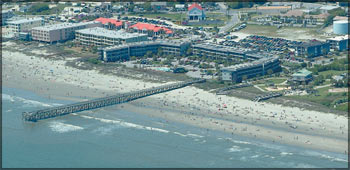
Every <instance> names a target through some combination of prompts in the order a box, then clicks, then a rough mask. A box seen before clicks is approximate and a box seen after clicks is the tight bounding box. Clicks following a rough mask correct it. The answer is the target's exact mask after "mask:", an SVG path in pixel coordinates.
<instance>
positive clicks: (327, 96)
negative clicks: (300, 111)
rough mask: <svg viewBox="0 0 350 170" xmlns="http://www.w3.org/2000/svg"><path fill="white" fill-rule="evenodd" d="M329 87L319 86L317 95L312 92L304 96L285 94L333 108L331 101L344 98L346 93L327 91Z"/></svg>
mask: <svg viewBox="0 0 350 170" xmlns="http://www.w3.org/2000/svg"><path fill="white" fill-rule="evenodd" d="M329 89H330V87H325V88H320V89H318V93H317V96H316V95H314V94H311V95H305V96H286V97H288V98H293V99H296V100H301V101H303V100H304V101H311V102H314V103H320V104H322V105H325V106H327V107H329V108H333V104H332V103H333V102H334V101H336V100H339V99H344V98H346V97H347V93H345V92H344V93H343V92H340V93H329V92H328V90H329Z"/></svg>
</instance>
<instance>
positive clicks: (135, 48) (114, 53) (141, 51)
mask: <svg viewBox="0 0 350 170" xmlns="http://www.w3.org/2000/svg"><path fill="white" fill-rule="evenodd" d="M189 46H190V43H189V42H182V41H147V42H137V43H130V44H126V45H117V46H111V47H105V48H100V49H99V56H100V59H101V60H104V61H107V62H110V61H118V60H128V59H129V58H130V57H131V56H144V55H146V54H147V52H152V53H154V54H155V53H157V52H158V50H159V49H161V50H162V52H163V54H172V55H175V56H179V55H184V54H185V53H186V51H187V49H188V48H189Z"/></svg>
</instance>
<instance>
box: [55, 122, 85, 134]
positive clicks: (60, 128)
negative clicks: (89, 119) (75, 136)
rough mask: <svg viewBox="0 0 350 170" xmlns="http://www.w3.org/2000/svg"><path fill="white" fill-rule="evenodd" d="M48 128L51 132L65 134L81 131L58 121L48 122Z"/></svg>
mask: <svg viewBox="0 0 350 170" xmlns="http://www.w3.org/2000/svg"><path fill="white" fill-rule="evenodd" d="M49 127H50V128H51V130H52V131H54V132H58V133H65V132H71V131H77V130H83V129H84V128H83V127H80V126H76V125H71V124H66V123H62V122H58V121H52V122H50V125H49Z"/></svg>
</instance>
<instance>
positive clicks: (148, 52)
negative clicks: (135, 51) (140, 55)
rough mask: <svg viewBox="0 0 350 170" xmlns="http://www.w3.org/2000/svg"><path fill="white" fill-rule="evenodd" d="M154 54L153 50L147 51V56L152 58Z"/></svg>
mask: <svg viewBox="0 0 350 170" xmlns="http://www.w3.org/2000/svg"><path fill="white" fill-rule="evenodd" d="M152 55H153V53H152V51H147V52H146V55H145V57H146V58H152Z"/></svg>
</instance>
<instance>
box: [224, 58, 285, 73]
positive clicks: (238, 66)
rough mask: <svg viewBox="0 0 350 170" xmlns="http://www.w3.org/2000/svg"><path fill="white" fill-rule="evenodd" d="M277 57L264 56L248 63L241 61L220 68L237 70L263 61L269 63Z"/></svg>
mask: <svg viewBox="0 0 350 170" xmlns="http://www.w3.org/2000/svg"><path fill="white" fill-rule="evenodd" d="M277 59H278V57H276V56H274V57H264V58H261V59H259V60H255V61H252V62H249V63H243V64H237V65H233V66H230V67H225V68H222V70H228V71H237V70H239V69H245V68H250V67H254V66H257V65H260V64H263V63H269V62H273V61H275V60H277Z"/></svg>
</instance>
